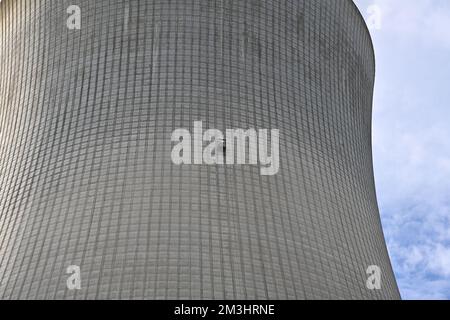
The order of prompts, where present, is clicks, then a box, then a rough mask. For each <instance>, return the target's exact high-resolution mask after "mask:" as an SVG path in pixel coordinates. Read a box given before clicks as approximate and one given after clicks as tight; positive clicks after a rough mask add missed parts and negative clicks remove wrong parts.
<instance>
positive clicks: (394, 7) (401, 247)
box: [355, 0, 450, 299]
mask: <svg viewBox="0 0 450 320" xmlns="http://www.w3.org/2000/svg"><path fill="white" fill-rule="evenodd" d="M355 2H356V4H357V5H358V6H359V8H360V10H361V12H362V13H363V15H364V16H365V17H366V20H367V21H368V22H371V21H376V19H371V18H370V17H373V13H374V12H379V17H380V19H379V24H378V26H375V24H373V23H370V25H371V33H372V38H373V42H374V46H375V51H376V61H377V76H376V85H375V98H374V127H373V143H374V145H373V147H374V165H375V178H376V185H377V194H378V202H379V205H380V211H381V216H382V221H383V226H384V231H385V236H386V238H387V243H388V248H389V253H390V256H391V259H392V264H393V267H394V271H395V273H396V276H397V281H398V284H399V287H400V291H401V293H402V297H403V298H404V299H450V1H448V0H355ZM371 5H375V6H376V8H377V9H376V10H373V9H372V10H371V9H369V8H370V6H371Z"/></svg>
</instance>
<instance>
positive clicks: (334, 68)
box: [0, 0, 400, 299]
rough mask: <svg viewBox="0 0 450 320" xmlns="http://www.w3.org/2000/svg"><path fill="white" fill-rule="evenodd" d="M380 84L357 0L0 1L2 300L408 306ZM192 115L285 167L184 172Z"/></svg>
mask: <svg viewBox="0 0 450 320" xmlns="http://www.w3.org/2000/svg"><path fill="white" fill-rule="evenodd" d="M78 8H79V10H78ZM374 73H375V65H374V51H373V47H372V43H371V39H370V36H369V33H368V31H367V28H366V26H365V23H364V20H363V18H362V17H361V15H360V13H359V11H358V10H357V8H356V6H355V5H354V3H353V2H352V1H349V0H341V1H336V0H281V1H274V0H245V1H244V0H170V1H169V0H129V1H122V0H112V1H111V0H96V1H88V0H70V1H67V0H60V1H51V0H32V1H30V0H17V1H12V0H3V1H1V3H0V298H2V299H398V298H400V296H399V292H398V289H397V284H396V281H395V278H394V274H393V271H392V268H391V264H390V260H389V256H388V253H387V249H386V244H385V239H384V235H383V232H382V227H381V222H380V216H379V211H378V207H377V201H376V194H375V187H374V175H373V167H372V150H371V116H372V115H371V113H372V94H373V85H374ZM196 121H197V122H198V121H201V122H202V124H203V128H204V129H210V128H215V129H217V130H221V131H222V132H225V130H226V129H229V128H231V129H233V128H242V129H245V130H247V129H251V128H253V129H255V130H259V129H268V130H272V129H277V130H279V134H280V136H279V170H278V171H277V172H276V174H272V175H262V174H261V171H260V166H258V165H245V164H224V165H220V164H217V165H206V164H191V165H188V164H182V165H178V164H175V163H174V162H173V161H172V159H171V153H172V151H173V148H174V143H173V141H171V135H172V133H173V132H174V130H176V129H178V128H186V129H187V130H191V131H192V130H193V125H194V122H196ZM228 143H229V141H227V144H228ZM203 147H204V146H203ZM69 266H78V267H79V269H80V276H81V278H80V281H81V288H80V289H74V290H71V289H73V288H71V289H69V288H68V286H67V280H68V278H69V276H70V274H67V268H68V267H69ZM371 266H377V267H378V268H379V271H380V275H381V280H380V283H379V285H380V286H379V288H376V286H375V288H374V287H370V285H369V286H368V278H370V274H368V273H367V270H368V269H370V267H371ZM375 270H376V268H375ZM370 281H371V280H370V279H369V282H370Z"/></svg>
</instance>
